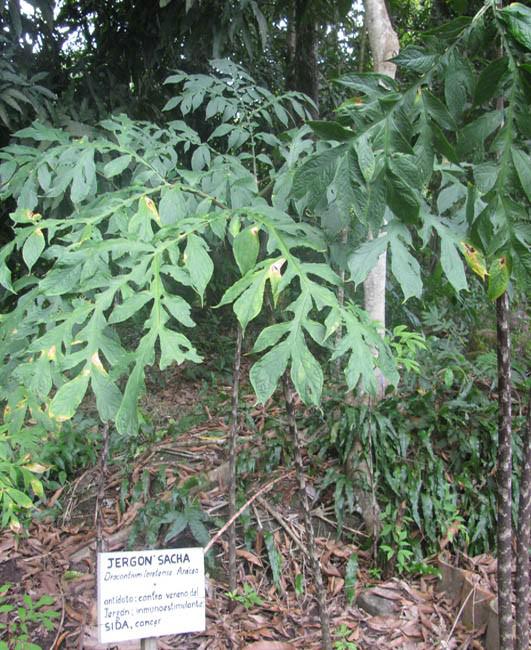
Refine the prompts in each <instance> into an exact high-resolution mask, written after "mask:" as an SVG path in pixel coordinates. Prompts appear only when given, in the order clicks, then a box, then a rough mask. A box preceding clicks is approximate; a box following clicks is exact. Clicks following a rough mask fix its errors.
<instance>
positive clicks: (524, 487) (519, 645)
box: [515, 390, 531, 650]
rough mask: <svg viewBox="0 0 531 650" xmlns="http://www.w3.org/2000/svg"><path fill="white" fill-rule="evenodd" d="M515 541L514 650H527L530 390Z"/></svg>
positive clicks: (530, 523)
mask: <svg viewBox="0 0 531 650" xmlns="http://www.w3.org/2000/svg"><path fill="white" fill-rule="evenodd" d="M523 448H524V458H523V462H522V476H521V479H520V504H519V508H518V536H517V538H516V585H515V587H516V650H529V543H530V542H531V390H530V391H529V398H528V400H527V419H526V428H525V433H524V440H523Z"/></svg>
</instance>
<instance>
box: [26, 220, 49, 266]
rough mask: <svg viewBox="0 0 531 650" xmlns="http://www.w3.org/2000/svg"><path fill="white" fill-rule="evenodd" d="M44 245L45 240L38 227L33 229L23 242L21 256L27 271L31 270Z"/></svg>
mask: <svg viewBox="0 0 531 650" xmlns="http://www.w3.org/2000/svg"><path fill="white" fill-rule="evenodd" d="M45 246H46V241H45V239H44V235H43V234H42V230H41V229H40V228H37V229H36V230H34V231H33V232H32V233H31V235H30V236H29V237H28V238H27V239H26V241H25V242H24V246H23V248H22V257H23V259H24V262H25V263H26V266H27V267H28V270H29V271H31V269H32V267H33V265H34V264H35V262H36V261H37V260H38V259H39V257H40V256H41V253H42V251H43V250H44V247H45Z"/></svg>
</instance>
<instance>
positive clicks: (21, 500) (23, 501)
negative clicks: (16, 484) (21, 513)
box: [4, 487, 33, 508]
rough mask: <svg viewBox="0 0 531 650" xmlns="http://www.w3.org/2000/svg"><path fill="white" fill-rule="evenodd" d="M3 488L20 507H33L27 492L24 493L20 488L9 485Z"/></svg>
mask: <svg viewBox="0 0 531 650" xmlns="http://www.w3.org/2000/svg"><path fill="white" fill-rule="evenodd" d="M4 490H5V492H6V493H7V494H8V495H9V496H10V497H11V499H13V501H14V502H15V503H16V504H17V506H19V507H20V508H32V507H33V501H32V500H31V499H30V498H29V496H28V495H27V494H24V492H21V491H20V490H17V489H16V488H11V487H6V488H4Z"/></svg>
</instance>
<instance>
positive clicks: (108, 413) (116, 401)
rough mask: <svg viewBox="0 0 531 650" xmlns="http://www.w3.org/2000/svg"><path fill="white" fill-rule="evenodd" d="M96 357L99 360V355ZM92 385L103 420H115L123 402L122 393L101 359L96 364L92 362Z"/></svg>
mask: <svg viewBox="0 0 531 650" xmlns="http://www.w3.org/2000/svg"><path fill="white" fill-rule="evenodd" d="M96 359H97V361H99V359H98V358H97V357H96ZM90 385H91V388H92V390H93V392H94V395H95V396H96V408H97V409H98V413H99V416H100V418H101V421H102V422H108V421H112V420H114V418H115V417H116V414H117V413H118V409H119V408H120V404H121V402H122V394H121V393H120V390H119V389H118V387H117V386H116V385H115V384H114V382H113V381H112V380H111V378H110V377H109V375H108V374H107V372H105V370H104V368H103V367H102V365H101V361H99V363H96V364H95V363H94V361H93V363H92V372H91V376H90Z"/></svg>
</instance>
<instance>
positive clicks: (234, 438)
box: [229, 323, 243, 602]
mask: <svg viewBox="0 0 531 650" xmlns="http://www.w3.org/2000/svg"><path fill="white" fill-rule="evenodd" d="M237 327H238V329H237V334H236V350H235V352H234V367H233V374H232V412H231V426H230V439H229V519H232V517H233V516H234V514H235V513H236V459H237V453H236V452H237V442H238V415H239V413H238V411H239V390H240V364H241V358H242V339H243V333H242V328H241V325H240V323H238V325H237ZM236 583H237V580H236V522H234V523H233V524H232V525H231V526H230V528H229V590H230V591H232V592H235V591H236ZM231 602H235V601H231Z"/></svg>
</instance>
